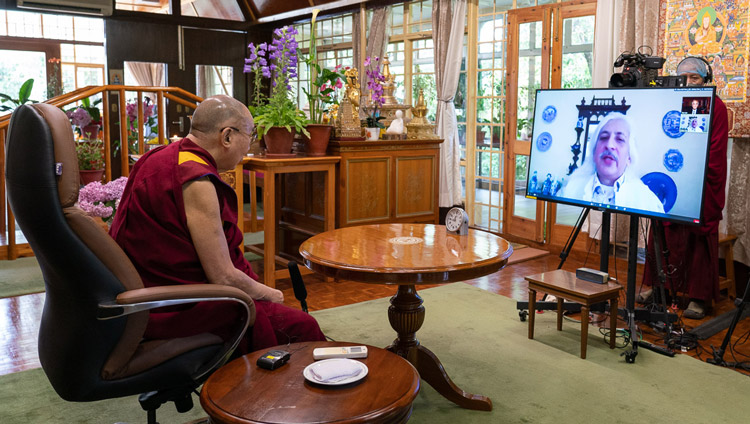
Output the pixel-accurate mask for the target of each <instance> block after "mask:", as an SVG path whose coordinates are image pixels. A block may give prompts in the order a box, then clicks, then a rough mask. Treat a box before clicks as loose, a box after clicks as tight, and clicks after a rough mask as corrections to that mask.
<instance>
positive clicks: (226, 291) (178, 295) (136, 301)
mask: <svg viewBox="0 0 750 424" xmlns="http://www.w3.org/2000/svg"><path fill="white" fill-rule="evenodd" d="M211 301H234V302H238V303H240V304H243V305H245V307H246V309H247V313H248V322H249V323H250V325H252V323H254V322H255V303H254V302H253V299H252V298H251V297H250V296H249V295H248V294H247V293H245V292H243V291H242V290H240V289H238V288H236V287H231V286H224V285H219V284H186V285H173V286H158V287H148V288H142V289H135V290H128V291H125V292H122V293H120V294H119V295H117V299H116V300H115V302H106V303H101V304H99V313H98V314H97V318H98V319H100V320H105V319H112V318H119V317H122V316H125V315H130V314H133V313H136V312H141V311H148V310H151V309H156V308H161V307H164V306H173V305H182V304H186V303H198V302H211Z"/></svg>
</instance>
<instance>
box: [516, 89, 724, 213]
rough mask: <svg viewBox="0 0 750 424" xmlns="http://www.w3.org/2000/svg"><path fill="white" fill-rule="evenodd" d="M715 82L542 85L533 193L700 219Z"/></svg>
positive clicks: (537, 106)
mask: <svg viewBox="0 0 750 424" xmlns="http://www.w3.org/2000/svg"><path fill="white" fill-rule="evenodd" d="M713 96H714V87H679V88H674V87H670V88H661V87H660V88H609V89H559V90H537V93H536V104H535V110H534V124H533V131H532V138H531V153H530V157H529V173H528V180H527V185H526V196H527V197H530V198H536V199H540V200H549V201H553V202H560V203H567V204H572V205H577V206H587V207H592V208H595V209H601V210H604V209H610V210H612V211H614V212H620V213H628V214H637V215H642V216H646V217H652V218H658V219H664V220H669V221H675V222H682V223H690V224H700V222H701V208H702V206H703V190H704V177H705V173H706V163H707V160H708V146H709V141H710V133H711V110H712V107H713V98H714V97H713Z"/></svg>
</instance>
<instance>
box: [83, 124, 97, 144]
mask: <svg viewBox="0 0 750 424" xmlns="http://www.w3.org/2000/svg"><path fill="white" fill-rule="evenodd" d="M99 128H100V126H99V125H97V124H90V125H86V126H85V127H83V128H81V138H83V139H85V140H96V139H98V138H99Z"/></svg>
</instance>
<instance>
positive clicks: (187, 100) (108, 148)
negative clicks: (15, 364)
mask: <svg viewBox="0 0 750 424" xmlns="http://www.w3.org/2000/svg"><path fill="white" fill-rule="evenodd" d="M113 93H116V94H118V95H119V100H118V103H117V108H116V111H117V115H115V116H112V115H113V114H112V112H111V111H110V96H111V95H112V94H113ZM144 93H153V94H154V95H155V97H156V122H157V128H158V131H157V134H158V143H159V144H166V143H167V142H168V140H169V139H168V132H167V128H168V127H167V113H166V110H167V109H166V106H167V101H173V102H176V103H177V104H180V105H182V106H185V107H189V108H192V109H195V108H196V107H197V103H199V102H201V101H203V99H202V98H201V97H198V96H196V95H195V94H192V93H189V92H187V91H185V90H183V89H181V88H179V87H141V86H124V85H103V86H88V87H83V88H79V89H77V90H75V91H71V92H69V93H65V94H62V95H60V96H57V97H54V98H52V99H49V100H47V101H45V102H44V103H49V104H51V105H53V106H57V107H60V108H66V107H71V106H73V105H74V104H75V103H76V102H78V101H80V100H82V99H85V98H87V97H91V96H95V95H97V94H101V95H102V103H101V104H102V134H103V141H104V168H105V176H104V178H105V180H106V181H110V180H111V179H112V163H111V159H110V158H111V157H112V142H111V137H112V136H111V135H110V128H111V125H112V123H111V121H112V120H113V119H114V120H115V123H116V124H117V123H118V122H119V123H120V125H119V127H120V128H119V129H120V133H119V139H120V149H121V150H120V160H121V170H122V175H124V176H127V175H129V173H130V163H129V155H128V153H129V141H128V136H129V135H130V134H129V130H128V125H127V124H126V123H127V122H128V120H127V119H128V117H127V110H126V105H127V100H126V98H125V96H126V94H127V95H130V96H131V98H132V96H133V95H135V97H136V102H137V105H138V128H137V129H136V131H137V133H138V139H137V142H136V146H137V149H138V150H137V151H138V153H139V154H143V153H144V152H145V150H146V145H145V140H144V129H145V127H144V121H145V119H144V110H143V100H144ZM113 109H114V108H113ZM10 116H11V115H10V114H7V115H3V116H0V204H2V207H0V238H2V236H4V238H5V242H6V243H5V245H2V244H3V243H0V259H16V258H18V256H19V254H27V253H30V252H31V250H30V249H29V247H28V245H27V244H17V243H16V228H15V227H16V225H15V220H14V218H13V213H12V211H11V210H10V206H9V205H8V201H7V199H6V196H5V138H6V136H7V134H8V124H9V123H10ZM6 222H7V225H6Z"/></svg>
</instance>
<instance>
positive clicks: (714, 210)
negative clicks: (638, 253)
mask: <svg viewBox="0 0 750 424" xmlns="http://www.w3.org/2000/svg"><path fill="white" fill-rule="evenodd" d="M715 99H716V102H715V104H714V110H713V112H712V115H713V116H712V118H713V120H712V127H711V144H710V145H709V151H708V170H707V173H706V186H705V187H704V192H703V223H702V224H701V226H699V227H696V226H690V225H680V224H674V223H665V224H664V235H665V238H666V241H667V248H668V249H669V258H668V262H669V266H670V269H672V268H674V272H673V273H671V276H670V277H669V278H667V286H666V288H667V289H670V290H671V289H672V287H674V288H675V289H677V290H679V291H681V292H686V293H687V294H688V296H689V297H690V298H691V299H699V300H704V301H712V300H713V299H716V298H718V297H719V222H720V221H721V218H722V214H721V211H722V210H723V209H724V202H725V200H726V195H725V192H724V191H725V187H726V182H727V141H728V135H729V123H728V119H727V107H726V105H724V102H723V101H722V100H721V99H720V98H719V97H718V96H717V97H715ZM653 258H654V247H653V234H652V232H651V231H649V237H648V254H647V255H646V266H645V268H644V271H643V283H644V284H646V285H649V286H651V285H653V284H654V283H655V282H658V279H657V277H656V268H655V266H656V264H655V263H653ZM667 274H668V275H669V273H667ZM673 284H674V286H673Z"/></svg>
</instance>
